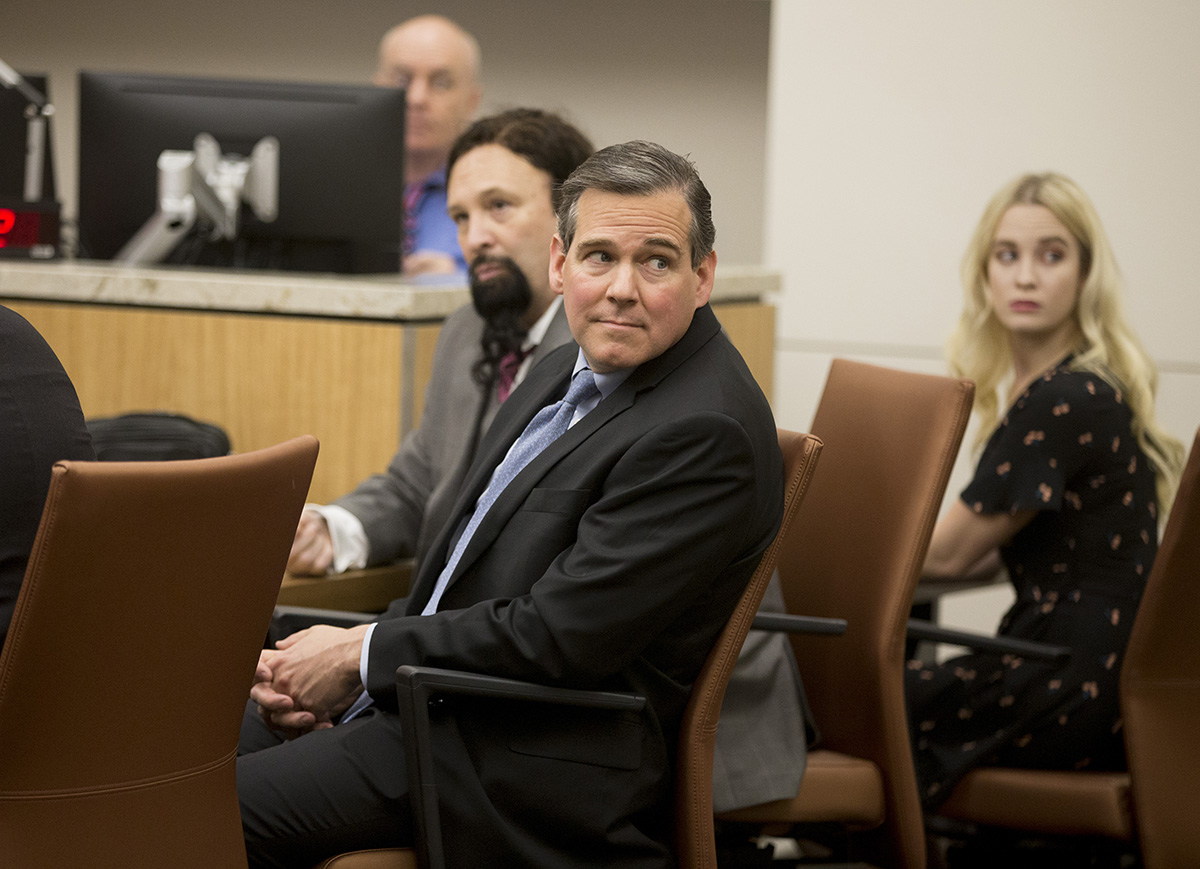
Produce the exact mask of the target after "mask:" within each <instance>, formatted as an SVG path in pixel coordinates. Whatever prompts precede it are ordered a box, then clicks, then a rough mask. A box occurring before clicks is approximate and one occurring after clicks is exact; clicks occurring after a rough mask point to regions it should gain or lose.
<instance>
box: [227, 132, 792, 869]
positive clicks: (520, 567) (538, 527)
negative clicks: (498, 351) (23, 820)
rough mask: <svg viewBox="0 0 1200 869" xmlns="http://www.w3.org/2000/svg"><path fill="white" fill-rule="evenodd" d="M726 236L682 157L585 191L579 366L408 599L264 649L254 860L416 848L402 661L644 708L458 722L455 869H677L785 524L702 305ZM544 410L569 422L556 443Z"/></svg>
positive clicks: (530, 392)
mask: <svg viewBox="0 0 1200 869" xmlns="http://www.w3.org/2000/svg"><path fill="white" fill-rule="evenodd" d="M713 237H714V231H713V227H712V220H711V212H710V204H709V197H708V192H707V190H706V189H705V188H704V185H703V183H702V182H701V181H700V179H699V177H698V176H697V175H696V173H695V170H694V168H693V167H692V165H691V164H690V163H689V162H688V161H686V160H684V159H683V158H681V157H678V156H677V155H675V154H672V153H670V152H669V151H666V150H665V149H662V148H660V147H658V146H655V145H650V144H647V143H640V142H635V143H628V144H626V145H618V146H613V147H610V148H606V149H603V150H602V151H600V152H598V153H597V154H595V155H593V156H592V157H591V158H589V159H588V160H587V161H585V162H584V164H583V165H582V166H580V167H579V168H578V169H577V170H576V171H575V172H574V173H572V176H571V178H570V179H568V181H567V182H566V184H564V186H563V190H562V201H561V203H560V205H559V210H558V233H557V234H556V235H555V238H554V243H553V248H552V253H551V266H550V279H551V286H552V287H553V289H554V290H555V292H556V293H560V294H561V295H562V296H563V304H564V308H565V311H566V315H567V319H568V322H569V323H570V326H571V332H572V334H573V335H574V337H575V339H576V341H577V342H578V345H579V346H578V348H576V347H575V346H573V345H567V346H564V347H562V348H560V349H558V350H556V351H554V352H553V353H551V354H549V355H548V356H547V357H546V358H545V359H544V360H543V362H542V363H541V364H540V365H539V366H538V367H537V368H536V369H535V370H534V371H533V372H531V373H530V375H529V377H528V378H527V379H526V381H525V383H524V384H522V386H521V388H520V389H518V390H517V391H516V392H515V393H514V394H513V396H512V397H511V398H510V400H509V401H507V402H505V404H504V405H503V406H502V407H501V409H500V411H499V413H498V414H497V416H496V419H495V421H494V422H493V424H492V427H491V428H490V429H489V431H488V434H487V436H486V437H485V439H484V441H483V443H482V444H481V445H480V449H479V452H478V454H477V456H476V458H475V461H474V463H473V464H472V466H471V468H470V469H469V471H468V472H467V474H466V476H465V478H464V485H463V488H462V490H461V492H460V494H459V497H458V499H457V500H456V502H455V506H454V508H453V510H452V513H451V517H452V518H451V521H450V522H449V523H448V524H447V525H446V526H445V528H443V530H442V531H441V533H440V534H439V535H438V537H437V539H436V541H435V542H434V544H433V545H432V547H431V549H430V552H429V555H428V557H427V558H426V559H425V560H424V561H423V562H422V565H421V567H420V569H419V571H418V574H417V576H416V579H415V582H414V585H413V591H412V594H411V596H410V597H409V598H408V599H407V600H405V601H399V602H397V603H396V604H393V607H392V608H391V609H390V610H389V611H388V612H387V613H385V614H384V616H383V617H382V618H381V619H380V620H379V621H377V622H375V623H374V624H373V625H370V626H361V627H357V628H353V629H349V630H344V629H338V628H332V627H328V626H320V627H317V628H312V629H309V630H307V631H302V632H300V633H298V634H295V635H293V636H292V637H289V638H287V639H286V640H284V641H282V642H281V643H280V649H279V650H278V651H266V652H264V653H263V658H262V661H261V662H260V665H259V669H258V672H257V674H256V677H255V678H256V684H255V686H254V688H253V689H252V699H253V701H254V702H255V703H257V704H258V706H259V707H260V708H261V712H262V716H261V717H259V716H256V715H254V714H248V716H247V719H246V722H245V726H244V728H243V741H242V751H243V756H242V757H241V758H240V759H239V762H238V787H239V792H240V795H241V799H242V817H243V825H244V827H245V831H246V839H247V850H248V853H249V854H250V857H251V863H252V865H254V866H283V865H305V862H306V861H307V862H308V863H312V862H315V860H316V859H318V858H320V857H322V856H324V855H327V854H330V853H336V852H337V851H339V850H343V849H350V848H361V847H370V846H375V845H390V844H397V843H403V842H405V841H406V839H407V838H408V836H409V835H410V833H409V830H408V811H409V809H408V805H409V796H408V794H407V793H406V784H405V774H404V759H403V737H402V734H401V733H400V728H399V725H398V723H397V717H396V716H395V715H394V714H393V712H392V710H394V708H395V703H396V698H395V688H394V673H395V669H396V667H397V666H399V665H400V664H404V663H412V664H427V665H434V666H443V667H452V668H458V669H468V670H474V671H478V672H485V673H490V674H494V675H499V676H508V677H515V678H521V679H529V680H533V681H537V682H542V683H546V684H555V685H566V686H575V687H589V688H606V689H614V690H628V691H636V692H638V693H641V694H644V695H645V696H646V697H647V700H648V702H647V706H646V709H645V710H644V711H643V712H642V713H640V714H638V715H636V716H626V715H624V714H620V715H616V714H605V713H595V712H589V713H588V714H586V715H580V714H579V713H577V712H576V713H570V712H564V711H561V710H551V709H544V708H538V709H530V708H528V707H524V706H520V707H518V706H511V705H509V704H506V703H497V702H494V701H479V702H464V703H458V702H456V703H455V704H454V705H455V713H456V714H455V715H454V717H453V722H452V723H447V724H446V725H444V726H441V727H439V728H438V732H437V734H436V735H435V744H434V751H435V756H436V757H437V760H438V764H439V789H440V793H441V801H442V819H443V823H444V825H445V827H446V829H447V830H448V833H447V842H446V848H447V856H448V861H449V863H450V865H458V866H466V865H489V866H546V867H563V866H612V865H622V866H646V867H650V866H654V867H665V866H670V865H673V860H672V857H671V848H670V840H671V827H672V823H671V805H672V789H673V775H672V768H673V761H674V757H675V750H676V745H675V739H676V734H677V730H678V727H679V720H680V716H681V714H682V711H683V708H684V705H685V703H686V701H687V696H688V692H689V690H690V687H691V684H692V682H693V681H694V679H695V677H696V675H697V673H698V672H699V669H700V666H701V664H702V663H703V660H704V657H705V655H706V654H707V652H708V650H709V648H710V646H711V645H712V643H713V641H714V639H715V638H716V636H717V634H718V633H719V631H720V629H721V627H722V626H723V625H724V623H725V621H726V620H727V618H728V616H729V614H730V612H732V609H733V607H734V605H735V603H736V601H737V598H738V597H739V595H740V594H741V592H742V590H743V588H744V587H745V584H746V582H747V580H748V579H749V577H750V575H751V573H752V572H753V570H754V568H755V566H756V565H757V563H758V560H759V558H760V556H761V554H762V552H763V551H764V550H765V549H766V547H767V545H768V544H769V542H770V540H771V539H772V537H773V536H774V534H775V531H776V528H777V526H778V523H779V520H780V515H781V511H782V503H783V479H782V462H781V459H780V455H779V450H778V446H777V443H776V436H775V427H774V420H773V418H772V416H771V412H770V408H769V406H768V405H767V402H766V399H765V398H764V397H763V395H762V393H761V392H760V391H759V389H758V387H757V385H756V384H755V382H754V379H753V378H752V377H751V375H750V373H749V371H748V369H747V368H746V366H745V364H744V362H743V361H742V359H741V357H740V356H739V354H738V353H737V351H736V350H735V349H734V348H733V346H732V345H731V344H730V343H729V341H728V339H727V338H726V337H725V335H724V334H723V333H722V332H721V329H720V326H719V324H718V323H717V321H716V318H715V317H714V315H713V313H712V311H711V309H710V308H709V307H708V304H707V302H708V297H709V294H710V293H711V291H712V284H713V274H714V269H715V266H716V254H715V253H714V252H713V250H712V242H713ZM593 381H594V382H593ZM581 384H582V385H583V386H584V388H583V389H580V388H579V387H580V385H581ZM568 387H570V388H569V389H568ZM587 387H591V389H590V390H589V389H588V388H587ZM564 395H566V396H568V398H566V399H564ZM576 400H577V401H578V403H577V404H576V403H575V402H576ZM548 415H552V416H554V418H555V420H560V419H561V420H562V421H563V423H562V425H563V427H565V426H566V421H567V420H568V419H569V420H570V427H569V428H567V429H566V431H565V433H562V434H561V436H558V437H557V439H551V438H549V437H548V436H547V435H546V430H545V429H540V426H541V425H542V422H543V421H544V420H545V418H546V417H547V416H548ZM534 429H538V430H539V435H538V437H537V438H534V439H533V440H536V441H539V444H538V445H539V446H540V447H542V449H541V451H540V452H537V451H536V450H535V449H533V448H532V447H531V446H530V444H531V438H530V433H531V431H532V430H534ZM518 456H519V457H521V461H527V464H524V465H523V467H520V464H521V463H520V462H519V461H517V457H518ZM530 456H532V457H531V458H530ZM364 686H365V688H366V693H365V694H364V692H363V688H364ZM364 701H365V703H364ZM352 704H353V705H352ZM347 710H350V711H349V712H347ZM339 717H341V718H342V719H343V720H341V721H339V723H338V724H337V726H333V722H334V721H335V720H338V719H339ZM344 719H350V720H344ZM266 722H269V723H270V725H271V726H272V727H273V728H274V729H270V728H268V726H267V723H266ZM284 736H298V738H294V739H291V740H285V739H284ZM443 783H444V784H443Z"/></svg>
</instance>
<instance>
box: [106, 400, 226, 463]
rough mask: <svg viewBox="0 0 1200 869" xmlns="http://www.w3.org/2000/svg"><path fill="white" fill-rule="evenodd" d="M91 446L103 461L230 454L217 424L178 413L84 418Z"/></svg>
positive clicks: (224, 436) (135, 460)
mask: <svg viewBox="0 0 1200 869" xmlns="http://www.w3.org/2000/svg"><path fill="white" fill-rule="evenodd" d="M87 427H88V431H90V432H91V434H92V449H94V450H95V451H96V458H97V459H99V460H100V461H102V462H158V461H168V460H170V459H208V458H212V457H214V456H225V455H228V454H229V436H228V435H227V434H225V430H224V429H222V428H221V427H220V426H217V425H213V424H212V423H209V422H200V421H198V420H194V419H192V418H191V417H189V416H183V415H182V414H178V413H165V412H154V413H126V414H122V415H121V416H110V417H103V418H98V419H89V420H87Z"/></svg>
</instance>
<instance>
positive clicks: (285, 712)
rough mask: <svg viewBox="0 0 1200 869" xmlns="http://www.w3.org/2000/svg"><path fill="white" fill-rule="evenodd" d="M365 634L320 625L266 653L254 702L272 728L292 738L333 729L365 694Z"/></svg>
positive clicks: (253, 692) (257, 676)
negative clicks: (362, 672) (362, 664)
mask: <svg viewBox="0 0 1200 869" xmlns="http://www.w3.org/2000/svg"><path fill="white" fill-rule="evenodd" d="M366 632H367V626H366V625H357V626H355V627H353V628H335V627H333V626H331V625H316V626H314V627H311V628H306V629H304V630H302V631H297V632H296V633H294V634H292V635H291V636H288V637H284V638H283V639H282V640H280V641H279V642H278V643H276V644H275V646H276V647H275V648H274V649H264V650H263V652H262V654H261V655H260V656H259V659H258V667H257V669H256V670H255V672H254V684H253V685H252V686H251V687H250V699H251V700H253V701H254V702H255V703H257V704H258V712H259V714H260V715H261V716H262V717H263V719H264V720H265V721H266V722H267V724H268V725H269V726H270V727H272V728H273V729H275V730H279V731H281V732H283V733H284V734H286V735H287V736H288V737H295V736H300V735H301V734H303V733H307V732H308V731H310V730H320V729H323V728H326V727H332V726H333V721H334V719H335V718H337V716H339V715H341V714H342V713H343V712H345V711H346V709H348V708H349V707H350V705H351V704H352V703H353V702H354V701H355V699H356V698H357V697H358V695H359V694H361V693H362V690H363V684H362V680H361V679H360V678H359V672H358V665H359V658H360V656H361V654H362V642H363V636H364V635H365V634H366Z"/></svg>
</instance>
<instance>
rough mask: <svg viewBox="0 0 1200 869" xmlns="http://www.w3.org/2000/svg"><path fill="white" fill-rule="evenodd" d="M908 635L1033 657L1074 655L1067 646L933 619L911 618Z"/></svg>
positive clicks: (1051, 658)
mask: <svg viewBox="0 0 1200 869" xmlns="http://www.w3.org/2000/svg"><path fill="white" fill-rule="evenodd" d="M908 636H909V638H910V639H914V640H928V641H930V642H934V643H946V644H949V645H952V646H966V647H967V648H970V649H975V650H976V651H979V652H999V653H1000V654H1013V655H1020V656H1021V657H1022V658H1030V659H1033V660H1041V661H1065V660H1066V659H1067V658H1069V657H1071V650H1070V648H1068V647H1067V646H1054V645H1051V644H1049V643H1036V642H1033V641H1032V640H1022V639H1018V638H1016V637H1004V636H986V635H984V634H975V633H971V632H969V631H959V630H954V629H952V628H943V627H942V626H941V625H936V624H934V623H933V622H927V621H924V620H922V619H909V620H908Z"/></svg>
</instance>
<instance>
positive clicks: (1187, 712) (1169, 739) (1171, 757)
mask: <svg viewBox="0 0 1200 869" xmlns="http://www.w3.org/2000/svg"><path fill="white" fill-rule="evenodd" d="M1198 580H1200V431H1198V432H1197V433H1196V437H1195V440H1194V441H1193V443H1192V452H1191V455H1190V456H1189V458H1188V462H1187V465H1186V466H1185V467H1184V470H1183V478H1182V480H1181V481H1180V483H1179V490H1178V491H1177V492H1176V494H1175V502H1174V504H1173V506H1172V507H1171V513H1170V515H1169V516H1168V517H1167V526H1166V529H1165V530H1164V532H1163V538H1162V543H1161V545H1160V546H1159V548H1158V556H1157V557H1156V558H1155V560H1154V567H1153V568H1152V569H1151V570H1150V576H1149V577H1148V578H1147V580H1146V592H1145V595H1144V596H1143V597H1142V602H1141V606H1140V607H1139V609H1138V614H1137V619H1136V620H1135V621H1134V625H1133V631H1132V634H1131V635H1130V638H1129V646H1128V648H1127V649H1126V652H1125V662H1124V664H1123V665H1122V667H1121V710H1122V714H1123V718H1124V722H1125V747H1126V749H1127V751H1128V755H1129V772H1130V779H1131V782H1132V789H1133V805H1134V819H1135V820H1136V822H1137V828H1138V834H1139V839H1140V841H1141V848H1142V859H1143V862H1144V864H1145V866H1146V869H1158V867H1167V866H1197V865H1200V825H1198V824H1197V823H1196V800H1197V797H1198V796H1200V753H1198V752H1197V750H1196V734H1197V727H1196V723H1197V722H1198V721H1200V622H1198V618H1200V581H1198Z"/></svg>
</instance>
